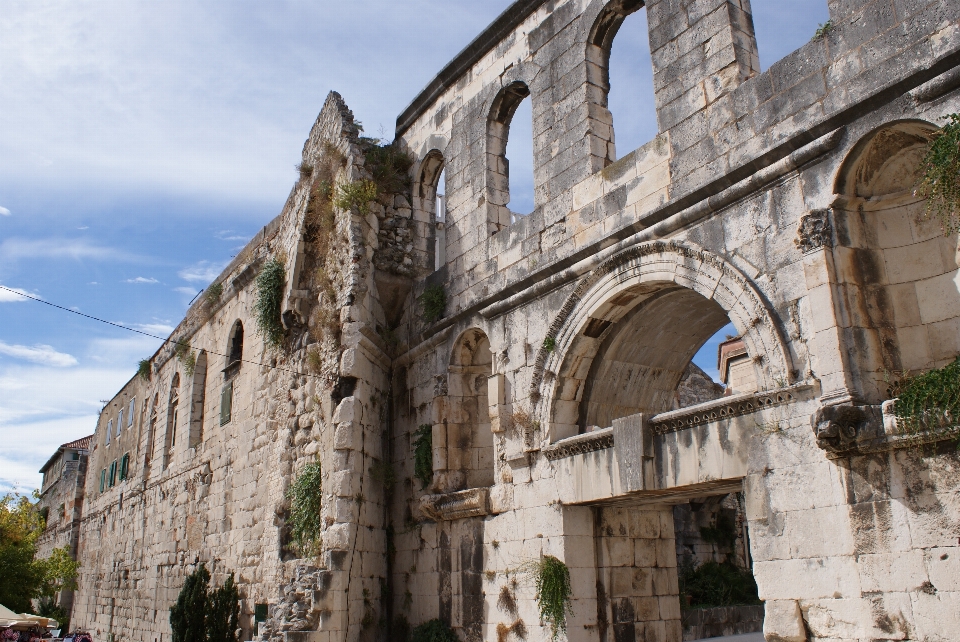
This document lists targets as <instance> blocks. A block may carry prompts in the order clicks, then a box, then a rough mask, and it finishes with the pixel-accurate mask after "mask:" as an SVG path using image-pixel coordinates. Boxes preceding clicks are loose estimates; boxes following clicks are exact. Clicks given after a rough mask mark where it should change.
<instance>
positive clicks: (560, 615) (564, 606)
mask: <svg viewBox="0 0 960 642" xmlns="http://www.w3.org/2000/svg"><path fill="white" fill-rule="evenodd" d="M520 570H521V572H523V573H525V574H527V575H528V576H529V577H530V578H531V579H532V580H533V584H534V587H535V588H536V590H537V606H538V607H539V608H540V620H541V621H543V622H546V623H548V624H549V625H550V630H551V635H552V639H554V640H556V639H557V638H558V637H559V636H560V633H561V632H564V633H566V631H567V615H568V614H570V613H572V612H573V605H572V603H571V601H570V596H571V595H572V593H573V591H572V589H571V585H570V569H568V568H567V565H566V564H564V563H563V562H561V561H560V560H559V559H557V558H556V557H554V556H552V555H544V556H542V557H541V558H540V559H538V560H530V561H528V562H526V563H524V564H523V565H521V567H520Z"/></svg>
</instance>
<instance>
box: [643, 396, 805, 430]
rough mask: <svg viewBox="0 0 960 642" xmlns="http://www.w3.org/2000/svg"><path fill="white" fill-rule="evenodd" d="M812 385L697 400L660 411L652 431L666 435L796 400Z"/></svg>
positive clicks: (654, 420)
mask: <svg viewBox="0 0 960 642" xmlns="http://www.w3.org/2000/svg"><path fill="white" fill-rule="evenodd" d="M812 389H813V386H811V385H809V384H801V385H798V386H791V387H790V388H783V389H781V390H774V391H771V392H749V393H745V394H742V395H734V396H731V397H726V398H720V399H717V400H716V401H710V402H707V403H703V404H697V405H696V406H692V407H690V408H681V409H680V410H671V411H670V412H664V413H660V414H659V415H657V416H655V417H653V418H651V420H650V423H651V424H652V425H653V432H654V433H655V434H657V435H664V434H667V433H670V432H677V431H678V430H683V429H685V428H692V427H694V426H700V425H703V424H708V423H711V422H714V421H720V420H721V419H730V418H731V417H740V416H742V415H749V414H751V413H754V412H758V411H760V410H764V409H766V408H773V407H775V406H783V405H785V404H790V403H795V402H797V401H801V400H802V398H804V397H806V395H805V394H804V393H806V392H808V391H810V390H812Z"/></svg>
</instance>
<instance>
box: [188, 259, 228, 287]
mask: <svg viewBox="0 0 960 642" xmlns="http://www.w3.org/2000/svg"><path fill="white" fill-rule="evenodd" d="M225 267H227V262H226V261H224V262H222V263H215V262H210V261H200V262H199V263H196V264H194V265H191V266H190V267H188V268H184V269H182V270H180V272H179V274H180V278H181V279H183V280H184V281H188V282H190V283H210V282H211V281H213V280H214V279H215V278H217V277H218V276H220V273H221V272H223V268H225Z"/></svg>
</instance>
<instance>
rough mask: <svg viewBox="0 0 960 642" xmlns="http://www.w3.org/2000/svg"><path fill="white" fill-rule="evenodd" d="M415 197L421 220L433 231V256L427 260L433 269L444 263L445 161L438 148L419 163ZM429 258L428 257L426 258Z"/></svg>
mask: <svg viewBox="0 0 960 642" xmlns="http://www.w3.org/2000/svg"><path fill="white" fill-rule="evenodd" d="M416 196H417V198H418V199H419V209H420V211H421V212H422V213H421V216H422V218H421V220H425V221H427V225H428V226H429V227H428V229H429V230H430V231H432V232H434V242H433V244H432V248H430V249H432V250H433V257H432V261H429V264H430V266H431V267H432V268H433V269H434V270H439V269H440V268H441V267H443V266H444V265H445V264H446V251H445V250H446V230H445V226H446V221H447V203H446V163H445V161H444V158H443V154H442V153H441V152H440V151H439V150H436V149H435V150H433V151H431V152H430V153H429V154H427V155H426V157H425V158H424V159H423V161H422V162H421V163H420V180H419V181H418V183H417V194H416ZM428 260H429V259H428Z"/></svg>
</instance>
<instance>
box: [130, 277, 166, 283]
mask: <svg viewBox="0 0 960 642" xmlns="http://www.w3.org/2000/svg"><path fill="white" fill-rule="evenodd" d="M124 283H160V281H157V280H156V279H154V278H152V277H151V278H149V279H148V278H145V277H142V276H138V277H137V278H135V279H127V280H126V281H124Z"/></svg>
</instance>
